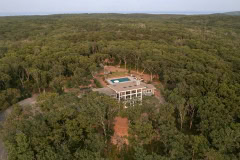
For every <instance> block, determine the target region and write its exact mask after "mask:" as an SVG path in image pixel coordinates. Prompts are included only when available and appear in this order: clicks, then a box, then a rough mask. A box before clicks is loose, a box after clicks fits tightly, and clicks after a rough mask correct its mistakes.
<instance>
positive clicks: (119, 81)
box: [110, 77, 130, 83]
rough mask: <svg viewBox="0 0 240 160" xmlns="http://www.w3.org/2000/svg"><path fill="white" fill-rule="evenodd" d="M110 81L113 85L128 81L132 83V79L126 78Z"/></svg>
mask: <svg viewBox="0 0 240 160" xmlns="http://www.w3.org/2000/svg"><path fill="white" fill-rule="evenodd" d="M110 81H111V82H112V83H121V82H128V81H130V79H129V78H127V77H125V78H118V79H112V80H110Z"/></svg>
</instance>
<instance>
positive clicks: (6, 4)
mask: <svg viewBox="0 0 240 160" xmlns="http://www.w3.org/2000/svg"><path fill="white" fill-rule="evenodd" d="M230 11H240V1H239V0H221V1H219V0H211V1H209V0H195V1H192V0H181V1H179V0H101V1H99V0H88V1H86V0H85V1H84V0H68V1H65V0H41V1H40V0H35V1H32V0H21V1H19V0H8V1H1V2H0V15H4V14H5V16H7V15H41V14H63V13H66V14H71V13H170V14H171V13H180V14H181V13H203V14H204V13H205V14H210V13H222V12H230Z"/></svg>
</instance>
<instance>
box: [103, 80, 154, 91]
mask: <svg viewBox="0 0 240 160" xmlns="http://www.w3.org/2000/svg"><path fill="white" fill-rule="evenodd" d="M108 87H109V88H111V89H112V90H114V91H116V92H124V91H129V90H136V89H156V88H155V87H154V86H153V85H151V84H146V83H143V82H140V84H139V85H137V82H136V81H131V82H125V83H116V84H112V85H108Z"/></svg>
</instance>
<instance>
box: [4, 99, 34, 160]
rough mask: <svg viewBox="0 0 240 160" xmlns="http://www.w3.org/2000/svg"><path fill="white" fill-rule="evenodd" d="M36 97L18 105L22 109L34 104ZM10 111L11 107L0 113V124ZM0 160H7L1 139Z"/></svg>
mask: <svg viewBox="0 0 240 160" xmlns="http://www.w3.org/2000/svg"><path fill="white" fill-rule="evenodd" d="M37 96H38V95H33V96H32V97H31V98H27V99H25V100H22V101H20V102H18V104H19V105H21V106H22V107H24V106H28V105H32V104H35V103H36V100H37ZM12 110H13V107H9V108H8V109H6V110H5V111H4V112H1V113H0V123H4V121H5V120H6V118H7V116H8V115H9V114H10V113H11V112H12ZM0 160H7V152H6V150H5V149H4V145H3V142H2V140H1V139H0Z"/></svg>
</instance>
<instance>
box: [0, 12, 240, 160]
mask: <svg viewBox="0 0 240 160" xmlns="http://www.w3.org/2000/svg"><path fill="white" fill-rule="evenodd" d="M106 59H109V60H112V61H113V62H114V65H121V66H122V67H123V68H127V69H134V70H136V71H138V72H145V73H148V74H150V75H151V77H152V78H151V79H152V80H154V79H158V80H160V81H161V83H162V84H163V86H164V89H163V90H162V92H163V94H164V97H165V99H166V104H164V105H159V104H157V103H155V102H154V103H153V101H154V100H150V101H147V102H149V103H145V104H143V105H142V106H135V107H134V108H131V109H128V110H127V111H126V112H127V113H126V114H125V115H126V116H128V118H129V120H130V128H129V134H130V136H129V142H130V143H129V146H128V147H127V148H126V149H125V150H123V151H122V152H124V154H121V153H122V152H119V154H118V158H120V159H124V158H125V159H144V160H145V159H204V158H206V159H229V160H230V159H240V154H239V153H240V137H239V135H240V107H239V106H240V17H238V16H225V15H206V16H175V15H141V14H136V15H135V14H132V15H118V14H82V15H52V16H29V17H1V18H0V111H1V110H4V109H6V108H7V107H9V106H11V105H13V104H15V103H16V102H18V101H19V100H21V99H23V98H25V97H28V96H30V95H31V94H32V93H34V92H40V93H42V92H44V91H45V90H47V91H52V92H56V93H54V94H51V95H49V94H47V95H46V97H43V99H42V100H39V104H38V105H39V106H38V107H39V108H41V111H39V112H37V113H36V114H34V115H32V111H29V114H28V112H27V113H25V112H24V114H23V113H22V112H21V111H20V110H19V107H16V108H18V110H17V109H16V111H15V113H14V114H13V115H14V116H12V117H10V118H11V119H12V122H11V121H10V122H11V123H9V126H8V128H7V131H6V133H9V134H6V135H5V139H6V144H7V147H8V150H9V155H10V157H11V158H12V159H44V158H45V159H47V158H46V157H52V159H74V158H75V159H83V158H85V159H87V158H88V159H98V158H107V157H108V156H107V155H108V154H106V150H108V151H109V150H110V149H109V147H107V146H108V142H109V136H110V135H111V134H112V131H111V129H112V128H111V125H110V124H111V123H112V120H113V118H114V116H115V115H116V112H117V111H115V110H114V107H113V106H114V105H113V103H114V100H111V99H110V98H109V99H108V98H107V97H101V96H100V95H92V94H89V95H88V94H87V95H88V96H90V98H91V100H92V99H94V101H89V98H88V96H87V97H83V98H81V99H78V98H76V97H74V96H70V95H65V94H63V88H64V87H77V86H88V85H89V84H90V83H91V80H92V79H93V78H94V76H95V73H96V72H97V71H98V70H99V69H101V66H102V65H101V64H102V63H106V61H105V60H106ZM101 98H102V99H101ZM64 100H66V101H64ZM101 102H102V103H101ZM111 107H113V108H112V109H110V108H111ZM106 108H108V109H106ZM109 109H110V110H109ZM56 111H58V112H56ZM33 113H35V112H33ZM93 115H94V117H93ZM19 119H20V121H19V122H18V120H19ZM39 130H41V131H42V132H38V131H39ZM93 142H94V143H93ZM99 148H101V149H99Z"/></svg>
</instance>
